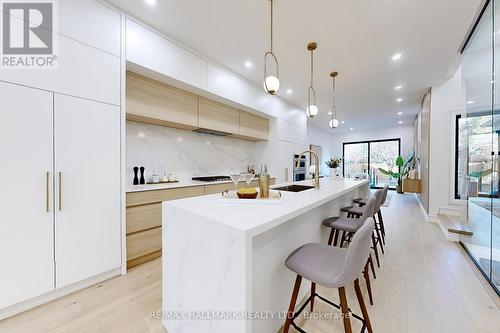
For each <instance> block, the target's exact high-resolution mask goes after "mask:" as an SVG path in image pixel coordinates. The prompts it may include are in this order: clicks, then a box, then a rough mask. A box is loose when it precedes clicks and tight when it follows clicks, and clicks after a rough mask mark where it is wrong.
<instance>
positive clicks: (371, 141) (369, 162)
mask: <svg viewBox="0 0 500 333" xmlns="http://www.w3.org/2000/svg"><path fill="white" fill-rule="evenodd" d="M387 141H397V143H398V156H401V138H392V139H379V140H363V141H350V142H343V143H342V175H343V176H344V177H345V146H346V145H352V144H360V143H367V144H368V177H370V176H371V175H370V170H371V168H370V166H371V161H370V145H371V144H372V143H376V142H387ZM368 180H370V179H368ZM370 188H373V189H380V188H382V187H380V186H371V184H370Z"/></svg>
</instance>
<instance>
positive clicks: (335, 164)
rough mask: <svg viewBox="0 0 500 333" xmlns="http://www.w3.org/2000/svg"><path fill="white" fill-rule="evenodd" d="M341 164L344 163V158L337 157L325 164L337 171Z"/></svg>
mask: <svg viewBox="0 0 500 333" xmlns="http://www.w3.org/2000/svg"><path fill="white" fill-rule="evenodd" d="M341 162H342V158H340V157H335V158H331V159H330V160H329V161H326V162H325V164H326V165H327V166H328V167H329V168H331V169H336V168H338V167H339V166H340V163H341Z"/></svg>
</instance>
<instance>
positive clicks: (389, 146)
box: [343, 139, 401, 188]
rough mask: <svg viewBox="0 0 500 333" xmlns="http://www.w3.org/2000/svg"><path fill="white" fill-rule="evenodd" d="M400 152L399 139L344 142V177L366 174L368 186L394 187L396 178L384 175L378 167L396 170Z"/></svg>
mask: <svg viewBox="0 0 500 333" xmlns="http://www.w3.org/2000/svg"><path fill="white" fill-rule="evenodd" d="M400 154H401V139H387V140H373V141H360V142H347V143H344V154H343V155H344V160H343V163H344V177H348V178H349V177H353V176H354V175H356V174H359V173H365V174H368V177H369V179H370V187H372V188H382V187H383V186H384V185H386V184H387V185H389V187H390V188H396V186H397V180H396V179H393V178H392V177H390V176H386V175H384V174H383V173H381V172H380V171H379V168H382V169H385V170H391V171H393V172H398V169H399V168H398V167H397V166H396V159H397V158H398V156H399V155H400Z"/></svg>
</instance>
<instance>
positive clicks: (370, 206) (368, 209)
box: [361, 196, 377, 221]
mask: <svg viewBox="0 0 500 333" xmlns="http://www.w3.org/2000/svg"><path fill="white" fill-rule="evenodd" d="M376 205H377V198H376V197H375V196H371V197H370V199H368V201H367V202H366V205H365V207H364V208H365V210H364V211H363V215H361V220H363V221H364V220H366V219H367V218H369V217H373V215H375V213H376V211H375V208H376V207H375V206H376Z"/></svg>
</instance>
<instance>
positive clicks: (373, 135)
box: [331, 125, 413, 157]
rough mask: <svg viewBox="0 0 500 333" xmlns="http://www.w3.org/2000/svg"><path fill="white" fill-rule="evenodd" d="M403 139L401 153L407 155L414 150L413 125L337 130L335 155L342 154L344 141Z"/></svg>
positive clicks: (334, 143)
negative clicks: (361, 129) (347, 130)
mask: <svg viewBox="0 0 500 333" xmlns="http://www.w3.org/2000/svg"><path fill="white" fill-rule="evenodd" d="M384 139H401V154H402V156H407V155H408V154H409V153H410V152H411V151H412V150H413V125H408V126H393V127H385V128H376V129H371V130H364V131H349V132H340V133H339V132H336V133H334V134H333V139H332V140H333V149H332V150H331V153H332V154H333V156H340V157H341V156H342V146H343V143H344V142H355V141H370V140H384Z"/></svg>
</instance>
